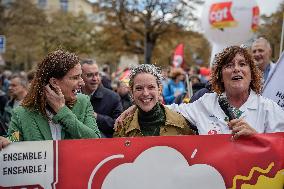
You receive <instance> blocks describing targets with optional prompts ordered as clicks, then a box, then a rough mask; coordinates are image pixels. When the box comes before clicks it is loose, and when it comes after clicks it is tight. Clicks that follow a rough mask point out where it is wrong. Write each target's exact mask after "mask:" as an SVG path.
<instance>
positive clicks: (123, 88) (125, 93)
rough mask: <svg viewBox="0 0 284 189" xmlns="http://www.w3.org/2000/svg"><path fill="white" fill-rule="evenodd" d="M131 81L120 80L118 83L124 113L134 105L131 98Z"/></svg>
mask: <svg viewBox="0 0 284 189" xmlns="http://www.w3.org/2000/svg"><path fill="white" fill-rule="evenodd" d="M128 82H129V81H128V80H127V79H124V80H120V81H118V82H117V93H118V94H119V96H120V98H121V104H122V107H123V111H124V110H126V109H127V108H129V107H130V106H131V105H132V100H131V97H130V88H129V83H128Z"/></svg>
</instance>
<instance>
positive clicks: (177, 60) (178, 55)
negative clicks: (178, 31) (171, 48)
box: [172, 43, 184, 68]
mask: <svg viewBox="0 0 284 189" xmlns="http://www.w3.org/2000/svg"><path fill="white" fill-rule="evenodd" d="M183 49H184V45H183V44H182V43H181V44H179V45H178V46H177V47H176V49H175V53H174V58H173V63H172V64H173V67H175V68H178V67H182V66H183V64H184V54H183Z"/></svg>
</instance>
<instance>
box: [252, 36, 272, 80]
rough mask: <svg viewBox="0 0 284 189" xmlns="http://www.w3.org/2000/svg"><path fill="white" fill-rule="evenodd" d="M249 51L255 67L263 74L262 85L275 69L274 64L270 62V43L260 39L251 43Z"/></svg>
mask: <svg viewBox="0 0 284 189" xmlns="http://www.w3.org/2000/svg"><path fill="white" fill-rule="evenodd" d="M251 50H252V55H253V59H254V61H255V63H256V65H257V66H258V68H259V69H260V70H261V71H262V73H263V83H265V82H266V80H267V79H268V78H269V76H270V75H271V73H272V72H273V69H274V67H275V64H274V63H273V62H272V61H271V60H270V58H271V46H270V43H269V42H268V41H267V40H266V39H265V38H263V37H260V38H258V39H256V40H255V41H254V42H253V44H252V47H251Z"/></svg>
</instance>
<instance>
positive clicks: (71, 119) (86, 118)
mask: <svg viewBox="0 0 284 189" xmlns="http://www.w3.org/2000/svg"><path fill="white" fill-rule="evenodd" d="M52 121H54V122H55V123H59V124H60V125H61V126H62V130H61V138H62V139H81V138H100V131H99V129H98V127H97V123H96V120H95V117H94V111H93V107H92V105H91V103H90V99H89V97H88V96H86V95H83V94H78V95H77V101H76V103H75V104H74V106H73V108H72V109H71V110H70V109H69V108H68V107H67V106H66V105H65V106H64V107H63V108H61V109H60V110H59V112H58V113H57V114H56V115H54V116H53V118H52ZM8 136H9V138H10V139H11V137H12V140H14V139H13V138H15V136H18V137H17V138H18V139H19V140H20V141H38V140H52V135H51V130H50V126H49V124H48V120H47V119H46V118H45V117H43V116H42V115H41V114H40V113H39V112H36V111H30V110H28V109H27V108H24V107H22V106H19V107H17V108H16V109H15V110H13V112H12V117H11V122H10V126H9V130H8Z"/></svg>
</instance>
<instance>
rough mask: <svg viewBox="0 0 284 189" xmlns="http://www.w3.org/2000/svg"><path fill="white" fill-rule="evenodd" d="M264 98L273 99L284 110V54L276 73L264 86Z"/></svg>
mask: <svg viewBox="0 0 284 189" xmlns="http://www.w3.org/2000/svg"><path fill="white" fill-rule="evenodd" d="M262 96H264V97H266V98H269V99H272V100H273V101H275V102H276V103H277V104H278V105H279V106H280V107H281V108H282V109H284V53H282V55H281V57H280V58H279V60H278V62H277V64H276V66H275V68H274V72H273V73H272V74H271V76H270V77H269V78H268V81H267V82H266V84H265V85H264V89H263V93H262Z"/></svg>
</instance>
